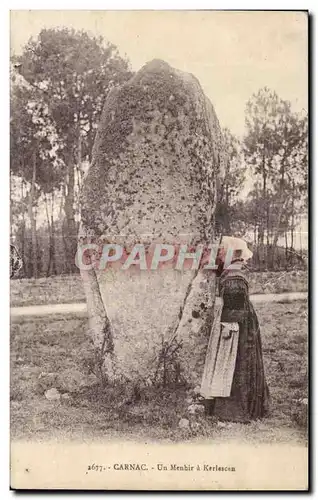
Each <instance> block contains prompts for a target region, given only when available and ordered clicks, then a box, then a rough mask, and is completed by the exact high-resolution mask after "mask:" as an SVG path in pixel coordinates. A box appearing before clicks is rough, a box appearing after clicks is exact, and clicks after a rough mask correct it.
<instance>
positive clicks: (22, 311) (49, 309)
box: [10, 292, 308, 319]
mask: <svg viewBox="0 0 318 500" xmlns="http://www.w3.org/2000/svg"><path fill="white" fill-rule="evenodd" d="M307 298H308V293H307V292H288V293H277V294H273V293H268V294H267V293H266V294H257V295H251V296H250V299H251V301H252V302H253V303H259V302H289V301H294V300H307ZM217 300H219V299H218V298H217ZM55 314H62V315H65V314H70V315H77V316H86V315H87V308H86V303H85V302H79V303H75V304H47V305H34V306H24V307H12V308H11V310H10V315H11V318H12V319H14V318H19V317H21V316H48V315H55Z"/></svg>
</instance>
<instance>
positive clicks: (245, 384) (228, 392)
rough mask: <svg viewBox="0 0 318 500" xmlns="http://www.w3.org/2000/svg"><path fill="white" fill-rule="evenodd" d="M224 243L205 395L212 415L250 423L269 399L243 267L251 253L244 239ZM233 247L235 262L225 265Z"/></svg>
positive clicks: (259, 343)
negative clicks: (228, 265)
mask: <svg viewBox="0 0 318 500" xmlns="http://www.w3.org/2000/svg"><path fill="white" fill-rule="evenodd" d="M234 240H236V241H235V242H234ZM223 241H224V243H223ZM226 242H227V243H228V245H227V247H226ZM222 244H223V245H225V246H223V252H220V253H219V275H220V277H219V291H220V297H221V300H222V302H223V304H222V306H221V308H220V310H219V311H218V312H217V314H216V318H215V321H214V325H213V328H212V332H211V338H210V342H209V347H208V351H207V357H206V364H205V370H204V375H203V380H202V386H201V395H202V396H203V397H204V398H205V405H206V410H207V414H208V415H214V416H215V417H217V418H218V419H220V420H230V421H236V422H246V423H247V422H249V421H251V420H253V419H258V418H262V417H264V416H265V415H266V413H267V411H268V400H269V392H268V387H267V384H266V380H265V373H264V365H263V356H262V343H261V336H260V328H259V322H258V318H257V315H256V312H255V310H254V307H253V305H252V303H251V302H250V300H249V290H248V281H247V278H246V274H245V273H244V272H243V270H242V267H243V266H244V262H245V260H247V258H250V256H251V255H252V254H251V252H249V250H248V249H247V246H246V243H245V242H244V241H242V240H238V239H237V238H228V239H225V240H222ZM231 245H232V248H230V247H231ZM229 248H230V250H231V251H232V255H233V257H232V259H230V262H231V266H230V267H227V268H226V267H225V265H224V264H225V260H226V259H225V257H226V253H227V251H228V250H229ZM224 250H225V251H224ZM248 252H249V253H248ZM233 264H235V266H233Z"/></svg>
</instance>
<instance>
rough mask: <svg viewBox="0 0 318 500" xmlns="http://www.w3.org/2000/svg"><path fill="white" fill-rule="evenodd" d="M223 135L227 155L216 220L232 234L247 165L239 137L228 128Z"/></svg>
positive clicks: (220, 185)
mask: <svg viewBox="0 0 318 500" xmlns="http://www.w3.org/2000/svg"><path fill="white" fill-rule="evenodd" d="M222 135H223V144H224V151H225V156H224V170H223V172H222V176H221V178H220V179H219V186H218V204H217V209H216V221H217V224H218V225H219V226H221V227H222V230H223V232H224V233H225V234H230V233H231V230H232V227H231V226H232V224H231V222H232V221H233V218H235V210H234V207H235V204H236V201H237V197H238V195H239V194H240V192H241V190H242V188H243V185H244V181H245V172H246V166H245V163H244V156H243V152H242V147H241V143H240V141H239V139H238V138H237V137H235V136H234V135H233V134H232V133H231V132H230V131H229V129H227V128H225V129H223V131H222Z"/></svg>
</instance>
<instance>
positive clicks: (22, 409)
mask: <svg viewBox="0 0 318 500" xmlns="http://www.w3.org/2000/svg"><path fill="white" fill-rule="evenodd" d="M256 310H257V313H258V316H259V320H260V324H261V331H262V337H263V351H264V362H265V368H266V374H267V379H268V384H269V387H270V391H271V399H272V401H271V414H270V416H269V417H268V418H267V419H265V420H263V421H256V422H254V423H252V424H249V425H243V424H234V423H232V424H226V425H224V426H220V425H218V424H217V422H214V421H213V420H207V419H205V418H202V417H200V418H198V419H197V420H196V422H197V423H196V425H195V427H194V425H193V426H192V429H191V430H184V429H179V428H178V422H179V420H180V418H182V417H187V406H188V404H189V403H188V402H187V401H186V400H187V398H188V397H189V394H188V393H187V391H186V389H185V388H179V389H178V390H174V391H173V392H172V391H168V390H166V391H156V392H154V391H151V390H150V389H149V390H148V392H146V393H145V394H143V395H142V397H141V398H140V399H138V400H132V398H131V394H129V393H128V392H127V389H126V388H125V387H123V388H122V390H119V389H118V387H117V388H112V387H110V388H108V389H104V390H101V389H100V388H99V387H98V386H96V385H94V384H95V378H94V376H93V375H89V366H90V361H91V354H92V346H91V343H90V339H89V337H88V334H87V324H86V320H85V319H79V318H76V317H74V318H70V317H68V318H67V319H65V318H63V317H56V318H55V319H51V320H49V321H48V320H43V319H40V318H38V319H37V318H32V319H30V320H27V321H26V319H25V318H24V319H23V321H22V320H21V322H20V323H14V324H12V327H11V356H12V360H11V374H12V375H11V433H12V438H24V439H33V440H34V439H48V438H52V437H64V438H66V437H68V438H80V439H90V438H95V439H96V438H98V439H102V438H105V439H107V438H112V439H114V438H116V437H124V438H125V439H134V440H135V439H137V440H142V441H148V442H149V441H152V440H160V441H162V440H163V441H178V440H183V441H184V440H187V439H197V440H201V439H202V438H204V439H206V438H208V439H211V440H213V441H225V440H240V441H244V440H245V441H248V442H254V443H260V442H291V441H292V442H298V443H303V444H304V443H306V422H305V414H304V411H303V406H301V405H300V403H299V402H297V401H299V400H300V399H302V398H306V397H307V304H306V303H305V302H300V301H299V302H293V303H291V304H289V303H285V304H282V303H275V304H257V307H256ZM41 374H42V375H41ZM50 387H56V388H57V389H59V391H60V392H61V393H67V396H63V398H62V399H61V400H60V401H48V400H47V399H46V398H45V396H44V392H45V390H46V389H48V388H50ZM187 418H188V417H187Z"/></svg>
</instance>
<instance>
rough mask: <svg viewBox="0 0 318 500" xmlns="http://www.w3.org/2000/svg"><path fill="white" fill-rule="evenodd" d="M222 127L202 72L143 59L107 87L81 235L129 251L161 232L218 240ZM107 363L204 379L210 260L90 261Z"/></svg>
mask: <svg viewBox="0 0 318 500" xmlns="http://www.w3.org/2000/svg"><path fill="white" fill-rule="evenodd" d="M221 157H222V139H221V133H220V127H219V123H218V120H217V117H216V115H215V112H214V109H213V107H212V105H211V103H210V101H209V100H208V99H207V98H206V97H205V95H204V93H203V91H202V89H201V86H200V84H199V82H198V81H197V79H196V78H195V77H194V76H192V75H190V74H187V73H183V72H181V71H178V70H176V69H174V68H172V67H170V66H169V65H168V64H166V63H165V62H163V61H159V60H154V61H152V62H150V63H148V64H146V65H145V66H144V67H143V68H142V69H141V70H140V71H139V72H138V73H137V74H136V75H135V76H134V77H133V78H132V79H131V80H130V81H128V82H127V83H125V84H124V85H123V86H122V87H120V88H116V89H114V90H113V91H112V92H111V93H110V94H109V96H108V98H107V100H106V103H105V107H104V110H103V114H102V119H101V122H100V125H99V129H98V132H97V136H96V140H95V144H94V149H93V160H92V164H91V166H90V168H89V170H88V173H87V176H86V178H85V181H84V188H83V193H82V223H83V228H82V235H87V234H90V235H91V236H92V240H91V241H94V242H96V241H98V243H99V244H102V243H103V242H104V243H114V242H117V243H121V244H123V245H124V246H125V248H126V251H127V252H128V253H129V252H130V251H131V250H132V248H133V246H134V245H135V244H136V243H138V244H140V243H141V244H145V245H146V248H147V245H151V244H153V243H154V242H160V243H168V244H172V245H175V246H176V245H178V244H180V243H187V244H189V246H194V247H195V246H196V245H198V244H203V245H206V244H210V243H211V242H212V243H215V242H216V236H215V234H214V217H213V215H214V209H215V203H216V181H217V177H218V173H219V169H220V163H221ZM82 277H83V281H84V287H85V292H86V297H87V303H88V311H89V320H90V328H91V331H92V335H93V338H94V342H95V347H96V350H97V351H100V353H101V354H100V356H101V357H100V368H101V373H104V376H107V377H124V378H125V379H127V380H133V381H141V380H144V381H146V382H147V383H149V382H155V383H163V384H168V383H176V382H177V381H178V380H179V381H180V380H187V381H188V382H190V383H193V384H197V383H199V382H200V377H201V375H202V371H203V364H204V357H205V350H206V346H207V341H208V335H209V331H210V327H211V322H212V316H213V305H214V296H215V275H214V273H213V272H208V271H201V270H200V271H196V270H191V269H188V270H184V269H183V270H176V269H175V266H174V265H172V263H170V264H167V265H166V266H164V267H163V268H162V269H157V270H156V271H153V270H140V269H139V267H138V266H136V265H134V266H131V267H130V268H129V269H128V270H125V271H124V270H121V269H119V268H118V267H117V268H111V269H106V270H104V271H103V270H92V271H82Z"/></svg>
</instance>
